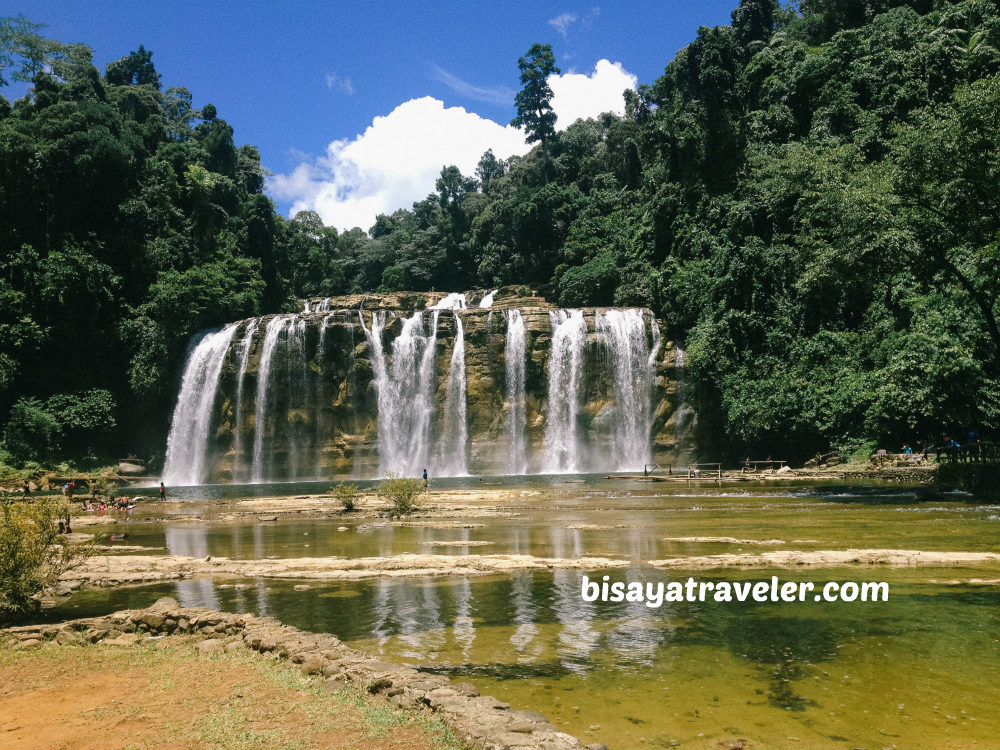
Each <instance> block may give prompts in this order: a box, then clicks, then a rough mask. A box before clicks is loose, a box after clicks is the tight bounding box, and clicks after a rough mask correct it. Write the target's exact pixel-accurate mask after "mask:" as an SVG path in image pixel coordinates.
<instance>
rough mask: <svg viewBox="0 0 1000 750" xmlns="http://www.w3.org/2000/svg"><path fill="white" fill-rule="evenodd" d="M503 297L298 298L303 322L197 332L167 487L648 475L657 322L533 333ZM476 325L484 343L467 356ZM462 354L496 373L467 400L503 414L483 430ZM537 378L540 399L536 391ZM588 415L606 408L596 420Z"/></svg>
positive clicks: (594, 320) (636, 318)
mask: <svg viewBox="0 0 1000 750" xmlns="http://www.w3.org/2000/svg"><path fill="white" fill-rule="evenodd" d="M495 294H496V290H494V291H492V292H489V293H486V294H484V295H483V296H482V298H481V299H480V300H478V303H477V304H475V305H469V304H467V295H465V294H460V293H452V294H448V295H446V296H444V297H443V298H442V299H440V300H439V301H438V302H437V303H436V304H432V305H429V306H427V307H426V308H425V309H421V310H416V311H402V310H394V309H374V310H370V311H369V310H364V309H363V308H359V309H343V308H341V309H333V308H332V306H331V300H330V299H329V298H328V299H325V300H322V301H319V302H313V303H310V302H309V301H305V302H304V304H303V311H301V312H299V313H295V314H285V315H275V316H264V317H262V318H254V319H249V320H246V321H239V322H236V323H230V324H228V325H226V326H224V327H223V328H222V329H216V330H211V331H207V332H202V333H200V334H198V335H196V336H195V337H193V339H192V343H191V345H190V347H189V351H188V356H187V360H186V362H185V366H184V372H183V376H182V379H181V385H180V390H179V393H178V398H177V404H176V407H175V409H174V413H173V419H172V421H171V428H170V433H169V437H168V440H167V451H166V461H165V466H164V472H163V480H164V482H166V483H167V485H168V486H171V487H180V486H194V485H202V484H209V483H220V482H221V483H232V484H240V485H255V484H263V483H273V482H309V481H317V482H323V481H329V480H334V479H371V478H378V477H382V476H386V475H388V474H393V475H396V476H420V475H421V474H422V472H423V471H424V469H426V470H427V471H428V472H429V474H430V475H431V476H432V477H434V478H441V477H463V476H470V475H474V476H480V475H489V476H496V475H509V476H518V475H523V474H586V473H608V472H623V471H628V472H638V471H641V470H642V469H643V467H644V465H645V464H647V463H651V462H652V446H651V443H652V434H651V433H652V427H653V423H654V413H653V412H654V409H653V406H654V389H655V388H656V384H655V381H656V378H655V370H656V365H657V358H658V357H659V356H660V355H661V353H662V352H661V343H660V332H659V326H658V324H657V322H656V320H655V318H654V317H653V316H652V314H651V313H650V312H649V311H648V310H640V309H607V310H587V311H585V310H552V309H549V308H548V307H546V308H544V311H539V310H532V311H531V314H530V315H529V317H531V318H532V320H533V321H534V323H535V325H536V330H534V331H529V330H528V327H527V326H526V321H525V315H524V314H522V312H523V311H522V309H521V308H518V307H510V306H507V307H503V306H500V307H498V308H497V309H496V310H494V309H493V306H494V303H493V297H494V295H495ZM524 312H525V314H527V312H528V311H524ZM545 318H547V324H548V326H547V327H548V330H540V329H539V326H543V325H544V323H545V322H546V321H545ZM483 320H485V321H486V327H485V329H486V333H485V334H482V330H481V329H482V328H483V326H482V325H481V323H482V321H483ZM470 321H471V322H475V323H477V326H479V328H478V329H477V330H480V334H479V335H478V337H477V338H475V342H476V343H474V344H471V346H472V349H471V350H470V349H469V346H470V342H469V341H467V338H466V337H467V325H468V324H469V323H470ZM501 337H502V342H503V343H502V345H501V344H500V339H501ZM532 346H534V347H535V348H534V349H532V348H531V347H532ZM546 346H547V350H546V349H545V347H546ZM477 347H478V348H477ZM487 350H488V351H487ZM540 351H541V354H542V356H539V352H540ZM469 356H475V357H478V359H477V360H476V361H484V362H486V364H485V365H483V366H482V367H481V368H480V369H483V368H485V369H486V370H487V374H488V378H487V379H486V380H485V384H484V383H480V384H479V385H478V386H477V389H476V390H475V393H474V395H473V398H477V399H485V400H488V401H489V408H490V409H492V410H493V411H491V412H490V413H491V414H492V413H493V412H495V418H491V419H488V420H484V419H482V418H481V419H480V420H479V421H480V423H482V424H478V425H473V426H474V427H475V431H474V432H472V431H471V430H470V424H471V423H472V421H474V420H472V419H471V415H470V403H469V399H470V385H469V382H468V373H467V359H468V357H469ZM546 360H547V361H546ZM532 367H533V368H534V372H535V376H534V377H535V381H537V382H536V385H535V388H536V390H538V389H544V391H543V397H537V396H533V395H532V394H529V393H528V392H527V388H528V381H529V380H530V379H531V377H532V375H531V368H532ZM543 381H544V382H543ZM233 394H235V396H233ZM588 399H589V401H588ZM585 402H587V403H591V404H593V403H597V404H599V405H600V409H599V410H597V411H596V413H593V412H594V409H591V412H589V413H588V412H586V409H585V406H586V404H585ZM478 405H480V406H481V404H478ZM531 409H534V411H533V412H531ZM482 411H483V409H479V412H482ZM529 412H531V413H529ZM532 436H534V441H533V440H532ZM533 442H534V444H533Z"/></svg>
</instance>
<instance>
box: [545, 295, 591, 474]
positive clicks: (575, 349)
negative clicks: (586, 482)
mask: <svg viewBox="0 0 1000 750" xmlns="http://www.w3.org/2000/svg"><path fill="white" fill-rule="evenodd" d="M549 320H550V321H551V324H552V351H551V352H550V354H549V396H548V399H549V413H548V417H547V419H546V420H545V455H544V457H543V463H542V472H543V473H545V474H573V473H576V472H579V471H581V470H582V469H583V455H582V452H583V451H582V446H581V444H580V436H579V432H578V427H577V416H578V415H579V412H580V395H581V394H580V390H581V384H582V378H581V370H582V367H581V365H582V360H583V344H584V339H585V338H586V336H587V323H586V321H584V319H583V310H570V311H568V312H567V311H566V310H559V311H558V312H550V313H549Z"/></svg>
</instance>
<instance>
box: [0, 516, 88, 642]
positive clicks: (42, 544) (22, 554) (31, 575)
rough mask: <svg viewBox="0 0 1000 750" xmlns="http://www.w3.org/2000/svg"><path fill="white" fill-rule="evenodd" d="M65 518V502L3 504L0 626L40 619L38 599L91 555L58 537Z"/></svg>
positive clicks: (0, 546)
mask: <svg viewBox="0 0 1000 750" xmlns="http://www.w3.org/2000/svg"><path fill="white" fill-rule="evenodd" d="M63 516H66V517H68V516H69V508H68V506H67V504H66V502H65V501H58V500H55V499H53V498H46V497H40V498H36V500H35V501H34V502H32V503H26V502H19V501H16V500H13V499H12V498H9V497H7V498H4V499H2V500H0V623H7V622H17V621H19V620H23V619H25V618H27V617H30V616H31V615H33V614H35V613H37V612H38V609H39V601H38V599H37V598H36V597H37V596H38V594H39V593H40V592H42V591H43V590H44V589H45V588H46V587H48V586H51V585H52V584H53V583H55V582H56V581H57V580H59V576H60V575H61V574H62V573H63V572H65V571H66V570H68V569H69V568H71V567H72V566H73V565H74V564H76V563H77V562H78V561H79V560H81V559H82V558H83V557H85V556H86V555H87V554H88V553H89V552H90V549H91V548H90V547H87V546H83V545H78V544H71V543H69V542H67V541H66V539H65V538H64V537H61V536H59V530H58V526H57V524H58V522H59V521H60V520H62V518H63Z"/></svg>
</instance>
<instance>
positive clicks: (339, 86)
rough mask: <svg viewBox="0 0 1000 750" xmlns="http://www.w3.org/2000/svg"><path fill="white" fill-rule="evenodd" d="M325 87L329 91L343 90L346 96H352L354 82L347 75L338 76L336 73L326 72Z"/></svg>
mask: <svg viewBox="0 0 1000 750" xmlns="http://www.w3.org/2000/svg"><path fill="white" fill-rule="evenodd" d="M326 87H327V88H328V89H330V91H334V90H337V91H343V92H344V93H345V94H347V95H348V96H354V84H352V83H351V79H350V78H348V77H347V76H338V75H337V74H336V73H327V74H326Z"/></svg>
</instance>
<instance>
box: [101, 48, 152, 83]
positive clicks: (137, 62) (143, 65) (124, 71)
mask: <svg viewBox="0 0 1000 750" xmlns="http://www.w3.org/2000/svg"><path fill="white" fill-rule="evenodd" d="M104 77H105V79H106V80H107V82H108V83H110V84H111V85H112V86H152V87H153V88H155V89H159V88H160V74H159V73H157V72H156V68H154V67H153V53H152V52H150V51H149V50H147V49H146V48H145V47H143V46H142V45H141V44H140V45H139V49H137V50H133V51H132V52H129V53H128V55H127V56H125V57H122V58H119V59H118V60H115V61H114V62H110V63H108V67H107V69H106V70H105V72H104Z"/></svg>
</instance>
